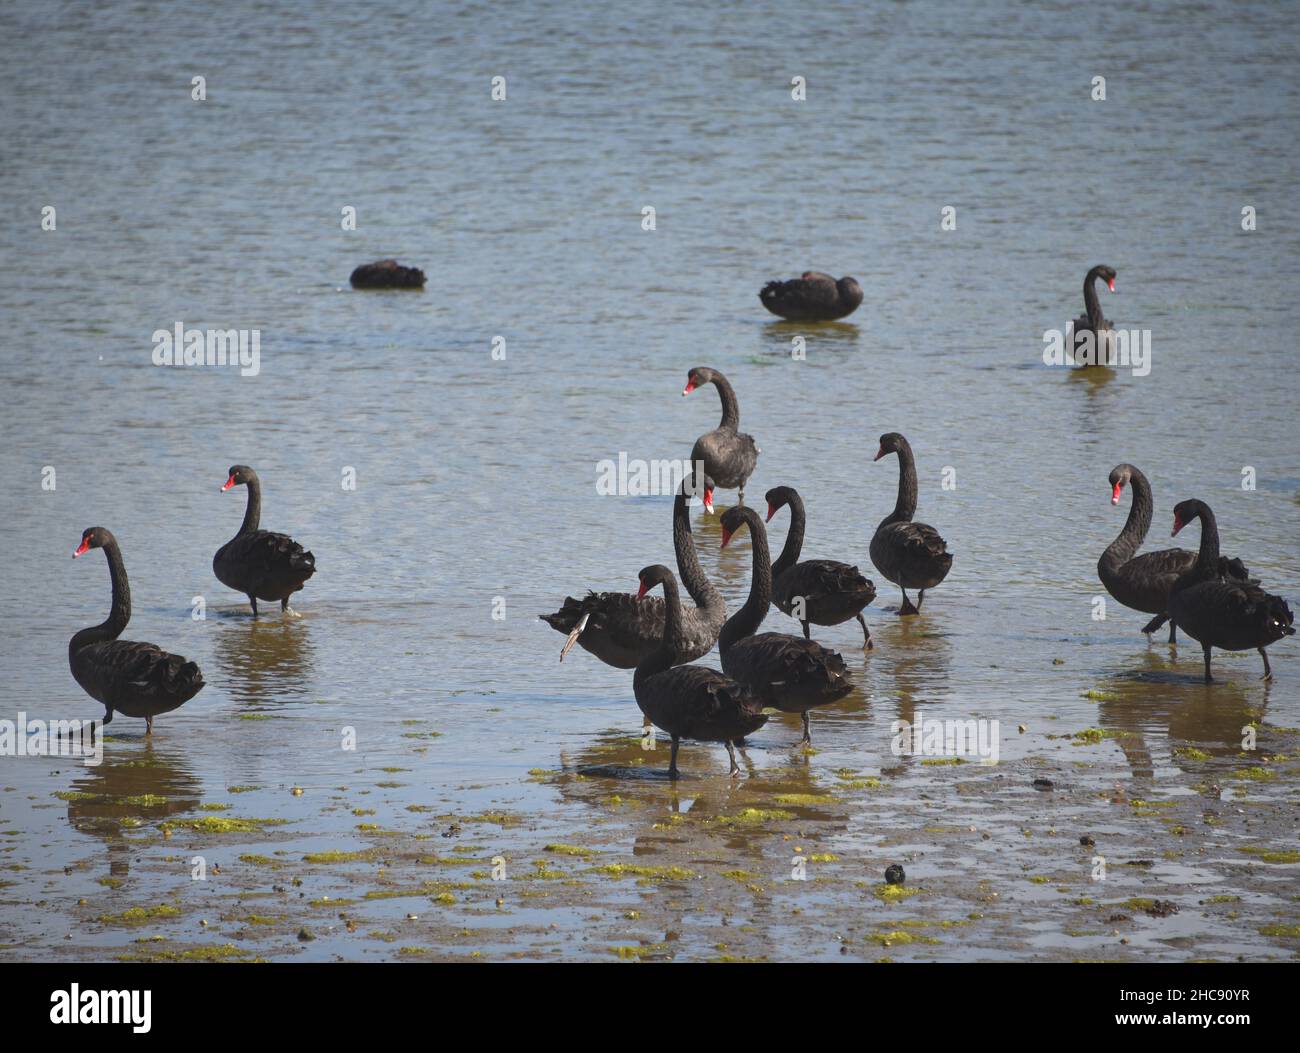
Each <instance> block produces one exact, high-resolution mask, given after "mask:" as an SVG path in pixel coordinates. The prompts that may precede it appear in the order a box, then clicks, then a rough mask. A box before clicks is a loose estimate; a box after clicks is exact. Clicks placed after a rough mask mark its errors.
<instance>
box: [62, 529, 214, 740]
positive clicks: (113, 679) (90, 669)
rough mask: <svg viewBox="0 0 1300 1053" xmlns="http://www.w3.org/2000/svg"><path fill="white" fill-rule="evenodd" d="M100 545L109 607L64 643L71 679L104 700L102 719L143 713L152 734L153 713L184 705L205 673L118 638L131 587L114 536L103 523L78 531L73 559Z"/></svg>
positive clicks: (127, 615)
mask: <svg viewBox="0 0 1300 1053" xmlns="http://www.w3.org/2000/svg"><path fill="white" fill-rule="evenodd" d="M92 548H102V549H103V550H104V555H105V557H106V558H107V559H108V576H109V580H110V581H111V582H112V584H113V608H112V610H111V611H110V612H109V615H108V620H107V621H105V622H104V623H103V624H102V625H96V626H93V627H92V628H89V629H82V630H81V632H79V633H77V634H76V635H75V636H74V637H73V638H72V639H71V641H69V643H68V665H69V666H70V667H71V668H72V676H73V679H75V680H76V681H77V683H78V684H80V685H81V687H82V689H83V690H84V691H85V692H86V694H88V695H89V696H90V697H91V698H93V699H94V700H95V701H96V702H101V703H103V706H104V723H105V724H108V723H110V722H111V721H112V719H113V714H114V713H124V714H125V715H126V716H128V717H143V718H144V728H145V734H146V735H152V734H153V718H154V717H156V716H158V714H159V713H170V712H171V711H172V710H173V709H177V708H179V707H180V706H183V705H184V704H185V703H186V702H188V701H189V700H190V699H191V698H193V697H194V696H195V695H197V694H198V693H199V692H200V691H201V690H203V674H202V673H200V672H199V667H198V666H197V665H195V664H194V663H193V662H191V661H188V660H187V659H185V658H182V657H181V656H180V655H178V654H168V653H167V652H166V651H164V650H162V649H161V648H159V647H155V646H154V645H153V644H151V643H135V642H133V641H131V640H119V639H118V637H119V636H121V635H122V633H123V631H124V630H125V629H126V626H127V623H128V622H129V621H130V620H131V586H130V584H128V582H127V580H126V564H124V563H123V562H122V552H121V550H120V549H119V548H118V547H117V538H115V537H114V536H113V535H112V533H110V532H109V531H108V530H105V529H104V528H103V527H91V528H90V529H89V530H86V531H84V532H83V533H82V535H81V545H80V546H79V547H78V548H77V550H76V551H75V552H74V553H73V554H72V558H73V559H76V558H77V557H78V556H80V555H82V554H83V553H85V552H88V551H89V550H90V549H92Z"/></svg>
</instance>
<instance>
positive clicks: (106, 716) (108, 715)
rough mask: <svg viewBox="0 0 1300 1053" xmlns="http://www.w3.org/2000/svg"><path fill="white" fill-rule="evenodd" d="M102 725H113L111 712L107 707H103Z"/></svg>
mask: <svg viewBox="0 0 1300 1053" xmlns="http://www.w3.org/2000/svg"><path fill="white" fill-rule="evenodd" d="M103 723H105V724H111V723H113V710H112V709H111V708H109V707H108V706H105V707H104V720H103Z"/></svg>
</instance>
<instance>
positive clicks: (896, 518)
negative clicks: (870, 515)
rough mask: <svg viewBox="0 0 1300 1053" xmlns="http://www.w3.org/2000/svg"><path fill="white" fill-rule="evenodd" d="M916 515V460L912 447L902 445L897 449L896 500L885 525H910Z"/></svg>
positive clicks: (905, 444)
mask: <svg viewBox="0 0 1300 1053" xmlns="http://www.w3.org/2000/svg"><path fill="white" fill-rule="evenodd" d="M915 514H916V459H915V458H914V457H913V456H912V447H911V446H909V445H907V443H903V444H902V445H901V446H900V447H899V448H898V500H897V501H895V502H894V512H893V514H892V515H891V516H890V517H889V518H888V519H886V520H885V522H886V523H910V522H911V521H912V516H914V515H915Z"/></svg>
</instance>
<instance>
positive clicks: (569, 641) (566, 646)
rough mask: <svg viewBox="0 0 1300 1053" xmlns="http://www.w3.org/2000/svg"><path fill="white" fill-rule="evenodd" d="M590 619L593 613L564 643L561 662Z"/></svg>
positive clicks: (584, 617) (581, 622)
mask: <svg viewBox="0 0 1300 1053" xmlns="http://www.w3.org/2000/svg"><path fill="white" fill-rule="evenodd" d="M590 617H591V612H590V611H589V612H588V613H586V614H584V615H583V616H582V620H581V621H580V622H578V624H577V625H575V626H574V627H573V632H571V633H569V638H568V639H567V640H565V641H564V650H562V651H561V652H560V661H561V662H563V661H564V656H565V655H566V654H568V653H569V651H570V650H572V648H573V645H574V644H576V643H577V642H578V637H579V636H581V635H582V630H583V629H585V628H586V627H587V619H588V618H590ZM646 723H647V724H649V723H650V721H649V719H648V718H647V720H646Z"/></svg>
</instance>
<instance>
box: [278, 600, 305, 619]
mask: <svg viewBox="0 0 1300 1053" xmlns="http://www.w3.org/2000/svg"><path fill="white" fill-rule="evenodd" d="M286 614H288V615H290V616H292V617H294V618H301V617H302V615H300V614H299V613H298V612H297V611H295V610H294V609H293V608H292V607H290V606H289V597H288V596H285V597H284V598H283V599H281V600H280V615H281V616H282V617H283V616H284V615H286Z"/></svg>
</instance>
